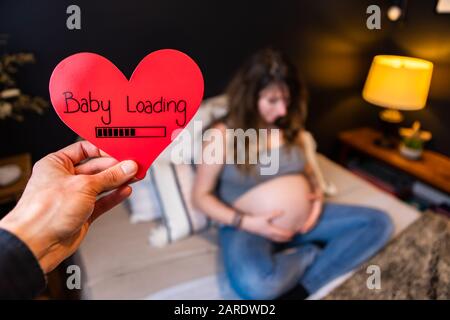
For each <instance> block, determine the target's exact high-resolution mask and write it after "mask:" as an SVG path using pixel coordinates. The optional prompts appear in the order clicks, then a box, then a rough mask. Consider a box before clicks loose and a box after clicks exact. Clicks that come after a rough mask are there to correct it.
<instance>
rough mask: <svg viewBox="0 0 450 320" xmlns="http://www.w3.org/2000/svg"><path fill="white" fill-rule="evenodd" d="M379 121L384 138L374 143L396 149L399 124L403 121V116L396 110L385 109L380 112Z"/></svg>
mask: <svg viewBox="0 0 450 320" xmlns="http://www.w3.org/2000/svg"><path fill="white" fill-rule="evenodd" d="M379 119H380V120H381V121H380V125H381V129H382V132H383V134H382V136H381V137H380V138H378V139H376V140H375V141H374V143H375V145H377V146H379V147H382V148H388V149H395V148H397V146H398V136H397V135H398V132H397V131H398V124H399V123H400V122H402V121H403V115H402V114H401V112H400V111H398V110H395V109H385V110H383V111H381V112H380V114H379Z"/></svg>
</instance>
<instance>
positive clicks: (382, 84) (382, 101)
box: [362, 55, 433, 146]
mask: <svg viewBox="0 0 450 320" xmlns="http://www.w3.org/2000/svg"><path fill="white" fill-rule="evenodd" d="M432 72H433V64H432V63H431V62H429V61H426V60H423V59H417V58H411V57H402V56H391V55H378V56H375V57H374V59H373V61H372V65H371V67H370V70H369V74H368V76H367V80H366V83H365V85H364V89H363V92H362V96H363V98H364V100H366V101H368V102H370V103H372V104H375V105H377V106H380V107H384V108H385V110H383V111H381V112H380V119H381V120H383V123H384V124H385V128H388V127H389V124H391V126H392V124H393V125H395V124H398V123H400V122H401V121H402V120H403V115H402V114H401V113H400V111H399V110H419V109H422V108H424V107H425V105H426V102H427V96H428V90H429V88H430V82H431V74H432ZM387 131H388V130H384V136H383V138H382V139H381V140H380V141H378V142H377V143H378V144H380V145H384V146H392V139H389V136H388V132H387ZM394 131H396V130H394Z"/></svg>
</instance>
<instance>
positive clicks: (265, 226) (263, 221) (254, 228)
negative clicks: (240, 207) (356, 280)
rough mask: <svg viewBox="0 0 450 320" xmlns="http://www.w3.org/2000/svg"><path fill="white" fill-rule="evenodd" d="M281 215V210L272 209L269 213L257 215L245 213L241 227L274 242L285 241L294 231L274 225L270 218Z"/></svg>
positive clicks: (290, 237)
mask: <svg viewBox="0 0 450 320" xmlns="http://www.w3.org/2000/svg"><path fill="white" fill-rule="evenodd" d="M281 215H283V211H279V210H277V211H272V212H270V213H269V214H260V215H257V216H253V215H245V216H244V218H243V220H242V224H241V227H242V229H243V230H245V231H247V232H250V233H254V234H257V235H260V236H262V237H265V238H269V239H270V240H272V241H275V242H287V241H289V240H291V239H292V237H293V236H294V234H295V232H292V231H291V230H287V229H283V228H280V227H277V226H274V225H273V223H272V220H273V219H275V218H277V217H279V216H281Z"/></svg>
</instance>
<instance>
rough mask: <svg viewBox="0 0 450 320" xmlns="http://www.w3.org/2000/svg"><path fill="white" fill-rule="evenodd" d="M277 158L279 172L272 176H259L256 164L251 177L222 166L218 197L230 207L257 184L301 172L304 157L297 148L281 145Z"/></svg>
mask: <svg viewBox="0 0 450 320" xmlns="http://www.w3.org/2000/svg"><path fill="white" fill-rule="evenodd" d="M279 157H280V162H279V170H278V172H277V173H276V174H274V175H261V174H260V170H259V169H260V167H261V165H260V164H256V168H255V169H256V170H255V173H254V174H252V175H247V174H243V173H241V171H240V170H239V169H238V168H237V166H236V165H235V164H224V166H223V169H222V172H221V173H220V176H219V181H218V183H219V184H218V189H217V195H218V197H219V198H220V199H221V200H222V201H223V202H225V203H226V204H228V205H231V204H232V203H233V202H234V201H235V200H236V199H237V198H238V197H239V196H241V195H243V194H244V193H245V192H246V191H248V190H250V189H251V188H253V187H254V186H256V185H258V184H259V183H262V182H265V181H268V180H270V179H273V178H276V177H279V176H282V175H287V174H293V173H301V172H303V170H304V168H305V156H304V154H303V151H302V150H301V148H300V147H299V146H292V147H290V148H289V147H287V146H286V145H282V146H281V147H280V149H279Z"/></svg>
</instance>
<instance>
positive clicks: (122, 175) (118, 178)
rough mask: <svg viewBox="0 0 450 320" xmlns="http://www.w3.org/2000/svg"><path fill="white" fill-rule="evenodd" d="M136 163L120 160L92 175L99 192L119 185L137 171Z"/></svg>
mask: <svg viewBox="0 0 450 320" xmlns="http://www.w3.org/2000/svg"><path fill="white" fill-rule="evenodd" d="M137 170H138V165H137V164H136V162H134V161H132V160H126V161H122V162H120V163H118V164H116V165H115V166H113V167H111V168H109V169H106V170H103V171H102V172H99V173H97V174H95V175H94V176H93V180H94V181H95V183H96V185H97V187H98V189H99V191H100V193H101V192H104V191H109V190H112V189H115V188H117V187H120V186H121V185H123V184H125V183H126V182H128V181H129V180H130V179H132V178H133V177H134V176H135V174H136V173H137Z"/></svg>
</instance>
